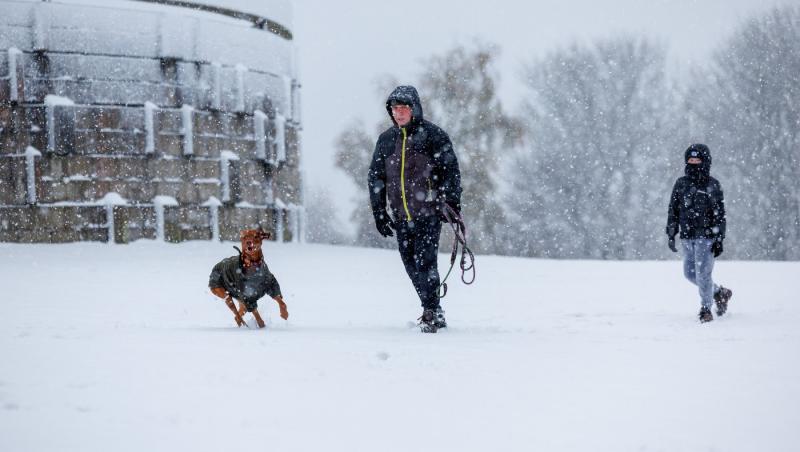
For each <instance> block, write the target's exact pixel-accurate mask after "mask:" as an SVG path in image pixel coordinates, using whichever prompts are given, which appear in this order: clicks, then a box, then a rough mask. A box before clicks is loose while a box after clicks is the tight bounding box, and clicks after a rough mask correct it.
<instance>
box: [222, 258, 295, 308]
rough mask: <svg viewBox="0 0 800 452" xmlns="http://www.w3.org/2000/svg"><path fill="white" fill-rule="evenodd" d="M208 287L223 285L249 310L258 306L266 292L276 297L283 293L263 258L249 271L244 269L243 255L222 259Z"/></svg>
mask: <svg viewBox="0 0 800 452" xmlns="http://www.w3.org/2000/svg"><path fill="white" fill-rule="evenodd" d="M208 287H210V288H212V289H213V288H215V287H222V288H223V289H225V291H226V292H228V293H229V294H230V295H231V296H232V297H233V298H236V299H237V300H239V301H241V302H243V303H244V304H245V306H247V310H248V311H252V310H253V309H254V308H257V307H258V300H259V299H260V298H261V297H263V296H264V295H266V294H269V296H270V297H272V298H275V297H277V296H278V295H280V294H281V286H280V285H279V284H278V280H277V279H275V275H273V274H272V272H270V271H269V267H267V263H266V262H264V261H263V260H262V261H261V263H260V264H258V265H256V266H254V267H252V268H251V269H249V271H245V270H244V266H243V264H242V259H241V256H231V257H228V258H225V259H223V260H221V261H220V262H219V263H218V264H217V265H215V266H214V268H213V269H212V270H211V275H210V276H209V278H208Z"/></svg>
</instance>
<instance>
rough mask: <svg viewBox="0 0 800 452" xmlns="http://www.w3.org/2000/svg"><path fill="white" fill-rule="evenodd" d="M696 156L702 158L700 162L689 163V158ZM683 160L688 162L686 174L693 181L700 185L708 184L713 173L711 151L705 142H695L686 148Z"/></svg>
mask: <svg viewBox="0 0 800 452" xmlns="http://www.w3.org/2000/svg"><path fill="white" fill-rule="evenodd" d="M692 157H695V158H699V159H700V160H701V162H700V163H698V164H691V163H689V159H690V158H692ZM683 161H684V163H686V175H687V176H688V177H689V179H691V180H692V182H696V183H698V184H700V185H706V184H708V178H709V176H710V174H711V151H709V149H708V146H706V145H705V144H699V143H698V144H693V145H691V146H689V148H688V149H686V153H685V154H684V156H683Z"/></svg>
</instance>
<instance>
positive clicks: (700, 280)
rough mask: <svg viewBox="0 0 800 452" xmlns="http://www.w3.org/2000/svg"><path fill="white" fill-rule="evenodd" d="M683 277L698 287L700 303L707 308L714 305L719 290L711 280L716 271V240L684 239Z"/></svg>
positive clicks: (682, 241)
mask: <svg viewBox="0 0 800 452" xmlns="http://www.w3.org/2000/svg"><path fill="white" fill-rule="evenodd" d="M681 243H682V244H683V275H684V276H686V279H688V280H689V281H691V282H692V284H694V285H696V286H697V289H698V291H699V292H700V303H702V305H703V306H705V307H707V308H711V305H712V304H714V293H715V292H716V291H717V290H718V289H719V288H718V287H717V286H716V284H714V280H713V279H711V271H712V270H713V269H714V253H712V252H711V245H712V244H713V243H714V239H683V240H681Z"/></svg>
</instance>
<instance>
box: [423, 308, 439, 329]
mask: <svg viewBox="0 0 800 452" xmlns="http://www.w3.org/2000/svg"><path fill="white" fill-rule="evenodd" d="M418 320H419V329H420V330H421V331H422V332H423V333H435V332H436V331H438V330H439V327H437V326H436V311H434V310H433V309H426V310H424V311H422V315H421V316H420V318H419V319H418Z"/></svg>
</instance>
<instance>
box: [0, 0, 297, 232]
mask: <svg viewBox="0 0 800 452" xmlns="http://www.w3.org/2000/svg"><path fill="white" fill-rule="evenodd" d="M290 23H291V7H290V4H289V1H288V0H261V1H257V2H256V1H248V0H197V1H188V0H180V1H178V0H106V1H103V2H98V1H94V0H52V1H34V0H0V241H6V242H71V241H80V240H91V241H113V242H117V243H126V242H129V241H132V240H136V239H140V238H147V239H163V240H168V241H174V242H180V241H184V240H210V239H215V240H238V232H239V230H240V229H243V228H250V227H256V226H262V227H264V228H265V229H268V230H271V231H272V232H273V233H274V235H275V236H276V237H277V238H278V240H300V239H301V237H302V231H303V224H304V215H303V213H304V211H303V208H302V205H303V199H302V190H301V174H300V146H299V131H300V115H299V108H298V106H299V87H300V84H299V81H298V78H297V72H296V69H295V68H296V62H295V49H294V45H293V41H292V38H293V37H292V32H291V29H290V28H289V25H290Z"/></svg>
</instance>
